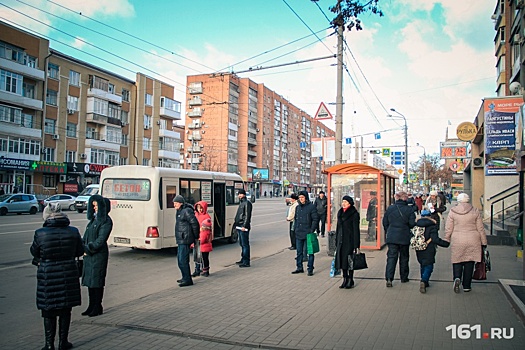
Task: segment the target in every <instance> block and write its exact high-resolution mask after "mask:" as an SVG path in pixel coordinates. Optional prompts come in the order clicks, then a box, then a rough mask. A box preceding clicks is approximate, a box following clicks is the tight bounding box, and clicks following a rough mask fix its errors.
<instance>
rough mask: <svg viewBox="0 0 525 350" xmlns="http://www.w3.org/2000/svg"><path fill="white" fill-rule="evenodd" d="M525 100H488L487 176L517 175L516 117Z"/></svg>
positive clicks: (485, 107)
mask: <svg viewBox="0 0 525 350" xmlns="http://www.w3.org/2000/svg"><path fill="white" fill-rule="evenodd" d="M522 105H523V98H522V97H521V96H520V97H507V98H493V99H491V98H486V99H485V100H484V101H483V111H484V113H485V122H484V127H485V130H484V133H485V175H486V176H493V175H517V172H516V156H515V150H516V114H518V111H519V109H520V107H521V106H522Z"/></svg>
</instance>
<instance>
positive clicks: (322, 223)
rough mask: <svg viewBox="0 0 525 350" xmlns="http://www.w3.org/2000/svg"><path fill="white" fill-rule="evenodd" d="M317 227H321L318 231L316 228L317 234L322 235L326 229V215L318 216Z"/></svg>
mask: <svg viewBox="0 0 525 350" xmlns="http://www.w3.org/2000/svg"><path fill="white" fill-rule="evenodd" d="M319 226H321V228H320V229H319V228H317V233H320V234H322V235H324V231H325V227H326V213H324V214H319Z"/></svg>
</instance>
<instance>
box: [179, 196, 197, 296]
mask: <svg viewBox="0 0 525 350" xmlns="http://www.w3.org/2000/svg"><path fill="white" fill-rule="evenodd" d="M173 206H174V207H175V209H177V218H176V222H175V240H176V241H177V262H178V265H179V269H180V272H181V274H182V278H181V279H180V280H177V282H178V283H179V287H186V286H191V285H193V280H192V279H191V272H190V246H191V245H192V244H193V243H195V241H196V240H197V239H198V237H199V221H198V220H197V218H196V217H195V212H194V211H193V207H192V206H191V205H189V204H187V203H186V201H185V200H184V197H183V196H181V195H178V196H176V197H175V198H174V199H173Z"/></svg>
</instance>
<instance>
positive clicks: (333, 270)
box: [330, 253, 341, 277]
mask: <svg viewBox="0 0 525 350" xmlns="http://www.w3.org/2000/svg"><path fill="white" fill-rule="evenodd" d="M336 258H337V253H335V254H334V258H333V259H332V264H331V265H330V277H335V276H337V275H340V274H341V270H339V269H336V268H335V259H336Z"/></svg>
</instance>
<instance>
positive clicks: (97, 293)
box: [88, 287, 104, 317]
mask: <svg viewBox="0 0 525 350" xmlns="http://www.w3.org/2000/svg"><path fill="white" fill-rule="evenodd" d="M93 295H94V297H95V298H94V300H93V310H92V311H91V313H90V314H89V315H88V316H89V317H95V316H98V315H102V313H103V308H102V297H103V296H104V287H102V288H93Z"/></svg>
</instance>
